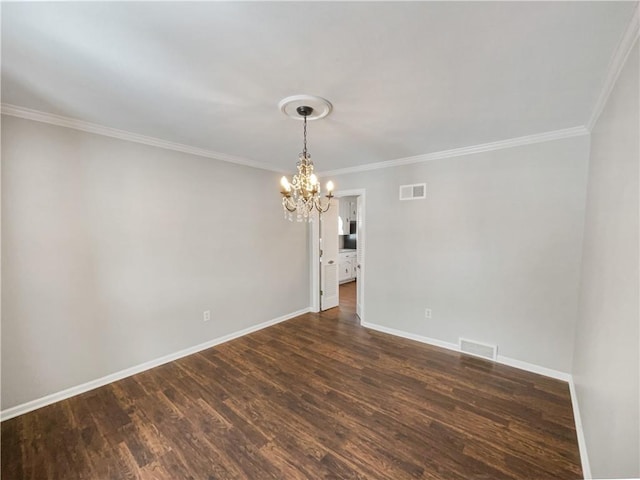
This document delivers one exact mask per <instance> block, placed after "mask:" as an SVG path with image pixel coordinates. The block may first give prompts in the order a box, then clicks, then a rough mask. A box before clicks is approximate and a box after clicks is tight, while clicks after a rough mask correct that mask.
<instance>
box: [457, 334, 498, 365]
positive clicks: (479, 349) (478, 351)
mask: <svg viewBox="0 0 640 480" xmlns="http://www.w3.org/2000/svg"><path fill="white" fill-rule="evenodd" d="M460 351H461V352H462V353H468V354H469V355H474V356H476V357H482V358H487V359H489V360H496V359H497V357H498V346H497V345H488V344H486V343H480V342H476V341H474V340H467V339H465V338H461V339H460Z"/></svg>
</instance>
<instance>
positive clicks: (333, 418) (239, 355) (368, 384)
mask: <svg viewBox="0 0 640 480" xmlns="http://www.w3.org/2000/svg"><path fill="white" fill-rule="evenodd" d="M341 295H343V298H344V301H343V303H342V304H341V306H340V308H335V309H332V310H330V311H328V312H325V313H323V314H306V315H303V316H300V317H298V318H295V319H293V320H290V321H287V322H284V323H281V324H278V325H275V326H273V327H270V328H267V329H265V330H261V331H259V332H256V333H253V334H251V335H248V336H245V337H242V338H240V339H237V340H233V341H230V342H228V343H225V344H223V345H220V346H217V347H214V348H211V349H209V350H206V351H203V352H201V353H198V354H195V355H191V356H189V357H186V358H183V359H181V360H177V361H175V362H172V363H169V364H167V365H164V366H161V367H157V368H154V369H153V370H149V371H147V372H143V373H140V374H138V375H135V376H133V377H129V378H126V379H124V380H121V381H119V382H115V383H112V384H110V385H107V386H105V387H102V388H99V389H96V390H93V391H91V392H87V393H85V394H82V395H79V396H77V397H74V398H71V399H69V400H65V401H62V402H59V403H56V404H54V405H51V406H48V407H44V408H41V409H40V410H36V411H34V412H31V413H28V414H25V415H22V416H20V417H17V418H14V419H11V420H7V421H5V422H3V423H2V479H6V480H19V479H37V480H42V479H56V480H58V479H138V478H140V479H172V480H177V479H206V480H211V479H223V478H239V479H267V478H277V479H315V478H362V479H392V480H400V479H405V478H425V479H465V480H466V479H474V478H475V479H575V478H581V468H580V459H579V455H578V446H577V441H576V433H575V430H574V422H573V416H572V410H571V402H570V397H569V389H568V386H567V384H566V383H563V382H560V381H557V380H553V379H550V378H546V377H541V376H537V375H534V374H530V373H527V372H523V371H520V370H516V369H514V368H510V367H506V366H502V365H497V364H492V363H490V362H486V361H483V360H480V359H475V358H471V357H465V356H462V355H459V354H457V353H455V352H451V351H447V350H441V349H438V348H435V347H430V346H427V345H423V344H419V343H416V342H412V341H409V340H404V339H400V338H395V337H392V336H389V335H385V334H382V333H377V332H374V331H371V330H367V329H365V328H362V327H360V326H359V324H358V321H357V317H355V315H354V305H355V302H354V297H355V283H352V284H346V285H344V286H342V287H341Z"/></svg>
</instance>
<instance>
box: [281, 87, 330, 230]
mask: <svg viewBox="0 0 640 480" xmlns="http://www.w3.org/2000/svg"><path fill="white" fill-rule="evenodd" d="M299 97H303V96H299ZM290 98H294V97H290ZM295 98H297V99H299V98H298V97H295ZM314 98H318V97H314ZM285 100H287V99H285ZM323 100H324V99H323ZM324 101H325V102H326V100H324ZM283 102H284V100H283ZM326 103H328V102H326ZM329 105H330V104H329ZM285 108H286V107H283V106H282V102H281V109H282V111H283V112H285V113H287V112H286V111H285ZM295 111H296V113H297V114H298V115H299V116H300V117H302V120H303V122H304V127H303V135H304V143H303V148H302V153H301V154H300V157H299V160H298V163H297V164H296V167H297V169H298V173H296V174H295V175H294V176H293V180H292V181H291V182H290V181H289V179H288V178H287V177H282V178H281V179H280V186H281V190H280V193H282V207H283V209H284V216H285V218H287V219H289V220H290V221H293V218H294V213H295V218H296V220H297V221H298V222H303V221H311V219H312V215H311V214H312V212H313V210H314V209H316V210H317V211H318V212H320V213H324V212H326V211H327V210H329V207H330V206H331V199H332V198H333V193H332V192H333V182H331V181H329V182H327V194H326V195H325V198H326V199H323V198H321V196H320V182H319V181H318V177H316V175H315V174H314V173H313V161H312V160H311V155H309V152H308V151H307V117H309V116H310V115H312V114H313V112H314V109H313V107H310V106H308V105H300V106H298V107H297V108H296V110H295ZM327 113H328V111H327V112H326V113H324V115H323V114H322V113H321V114H320V115H316V116H315V118H322V117H324V116H325V115H326V114H327Z"/></svg>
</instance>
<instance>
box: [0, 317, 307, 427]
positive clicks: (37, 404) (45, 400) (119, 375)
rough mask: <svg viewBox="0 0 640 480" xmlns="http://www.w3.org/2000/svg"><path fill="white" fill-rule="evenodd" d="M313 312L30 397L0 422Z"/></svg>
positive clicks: (0, 416) (2, 415)
mask: <svg viewBox="0 0 640 480" xmlns="http://www.w3.org/2000/svg"><path fill="white" fill-rule="evenodd" d="M309 311H311V309H310V308H308V307H307V308H303V309H302V310H298V311H296V312H292V313H288V314H286V315H283V316H281V317H278V318H274V319H272V320H268V321H266V322H263V323H259V324H258V325H254V326H252V327H249V328H245V329H242V330H238V331H237V332H233V333H230V334H228V335H224V336H222V337H218V338H214V339H213V340H209V341H208V342H205V343H201V344H199V345H195V346H193V347H189V348H185V349H184V350H180V351H178V352H175V353H170V354H169V355H165V356H163V357H160V358H156V359H155V360H150V361H148V362H145V363H141V364H139V365H136V366H134V367H130V368H126V369H124V370H120V371H119V372H116V373H112V374H110V375H107V376H104V377H101V378H98V379H96V380H91V381H90V382H87V383H83V384H82V385H77V386H75V387H71V388H67V389H66V390H62V391H61V392H56V393H52V394H51V395H47V396H45V397H42V398H37V399H35V400H31V401H30V402H26V403H23V404H21V405H16V406H15V407H11V408H8V409H6V410H2V411H1V412H0V421H4V420H8V419H10V418H14V417H17V416H18V415H23V414H25V413H28V412H31V411H33V410H36V409H38V408H42V407H45V406H47V405H51V404H52V403H55V402H59V401H60V400H65V399H67V398H71V397H74V396H76V395H79V394H81V393H85V392H88V391H89V390H93V389H96V388H98V387H102V386H104V385H107V384H109V383H112V382H115V381H118V380H122V379H123V378H126V377H130V376H131V375H135V374H136V373H140V372H144V371H145V370H149V369H151V368H154V367H158V366H160V365H163V364H165V363H169V362H172V361H174V360H177V359H179V358H182V357H186V356H188V355H192V354H194V353H197V352H200V351H202V350H206V349H207V348H211V347H215V346H216V345H220V344H221V343H225V342H228V341H229V340H233V339H235V338H239V337H242V336H244V335H248V334H250V333H253V332H256V331H258V330H262V329H263V328H267V327H270V326H272V325H275V324H276V323H280V322H284V321H286V320H290V319H292V318H294V317H297V316H299V315H302V314H305V313H308V312H309Z"/></svg>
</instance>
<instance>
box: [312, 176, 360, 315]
mask: <svg viewBox="0 0 640 480" xmlns="http://www.w3.org/2000/svg"><path fill="white" fill-rule="evenodd" d="M333 195H334V198H333V199H332V200H334V201H335V204H333V202H332V205H331V208H338V202H337V199H338V197H351V196H354V197H360V210H361V211H360V215H361V217H362V224H363V226H364V228H362V231H360V230H358V240H360V238H362V239H363V241H362V245H364V246H365V248H366V245H367V242H366V240H364V238H365V235H366V232H367V226H366V211H367V210H366V198H367V197H366V189H364V188H356V189H352V190H338V191H336V192H334V194H333ZM309 226H310V229H309V247H310V248H309V274H310V282H309V284H310V289H311V291H310V292H309V299H310V302H309V303H310V306H309V308H310V309H311V311H312V312H316V313H317V312H319V311H320V217H319V215H318V214H315V215H314V216H313V219H312V221H311V222H310V224H309ZM360 235H362V237H360ZM365 257H366V255H365V249H362V251H361V263H360V275H359V277H358V282H362V284H361V285H362V287H361V288H360V292H361V298H360V299H359V300H360V306H361V309H360V321H361V322H364V321H365V320H364V317H365V301H364V300H365V295H364V286H365V283H364V279H365V274H366V268H365V263H366V261H365ZM357 300H358V299H356V301H357Z"/></svg>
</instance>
